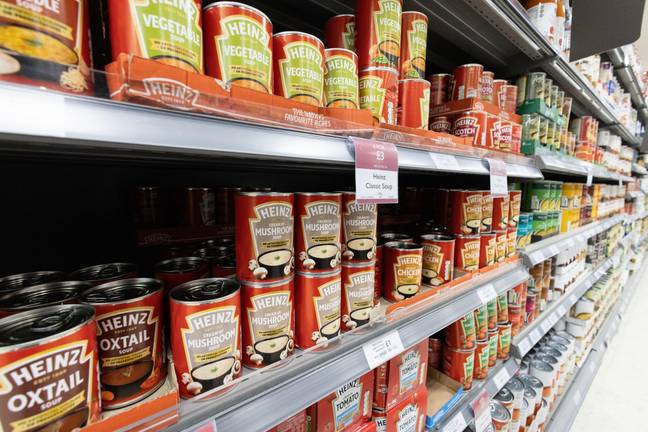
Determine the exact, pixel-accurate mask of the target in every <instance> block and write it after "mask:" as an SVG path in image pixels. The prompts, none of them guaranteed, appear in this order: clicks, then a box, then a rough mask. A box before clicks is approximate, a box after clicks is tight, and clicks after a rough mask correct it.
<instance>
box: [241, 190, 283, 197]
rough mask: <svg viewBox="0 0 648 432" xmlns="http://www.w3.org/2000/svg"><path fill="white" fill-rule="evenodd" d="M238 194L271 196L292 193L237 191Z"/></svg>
mask: <svg viewBox="0 0 648 432" xmlns="http://www.w3.org/2000/svg"><path fill="white" fill-rule="evenodd" d="M238 194H239V195H245V196H272V197H280V196H281V197H289V196H293V195H294V194H293V193H291V192H256V191H254V192H252V191H250V192H245V191H241V192H239V193H238Z"/></svg>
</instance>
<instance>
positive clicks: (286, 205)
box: [235, 192, 294, 281]
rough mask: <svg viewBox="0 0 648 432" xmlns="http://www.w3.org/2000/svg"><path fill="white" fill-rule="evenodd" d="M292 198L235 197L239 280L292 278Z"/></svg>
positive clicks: (287, 195) (256, 194)
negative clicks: (290, 276)
mask: <svg viewBox="0 0 648 432" xmlns="http://www.w3.org/2000/svg"><path fill="white" fill-rule="evenodd" d="M293 199H294V198H293V194H290V193H278V192H241V193H239V194H238V195H237V196H236V227H235V235H236V262H237V264H238V265H237V274H236V276H237V278H238V279H239V280H250V281H254V280H257V281H262V280H273V279H280V278H285V277H287V276H289V275H291V274H292V271H293V268H294V259H293V231H294V229H293V226H294V221H293Z"/></svg>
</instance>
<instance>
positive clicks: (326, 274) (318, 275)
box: [295, 268, 342, 279]
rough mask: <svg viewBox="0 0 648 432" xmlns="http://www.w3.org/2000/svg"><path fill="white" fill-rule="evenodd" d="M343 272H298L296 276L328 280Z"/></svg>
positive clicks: (339, 269)
mask: <svg viewBox="0 0 648 432" xmlns="http://www.w3.org/2000/svg"><path fill="white" fill-rule="evenodd" d="M341 272H342V268H337V269H335V270H331V271H327V272H322V273H314V272H304V271H296V272H295V274H296V275H298V276H307V277H310V278H315V279H323V278H327V277H331V276H337V275H339V274H340V273H341Z"/></svg>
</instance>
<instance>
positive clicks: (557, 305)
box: [511, 253, 620, 359]
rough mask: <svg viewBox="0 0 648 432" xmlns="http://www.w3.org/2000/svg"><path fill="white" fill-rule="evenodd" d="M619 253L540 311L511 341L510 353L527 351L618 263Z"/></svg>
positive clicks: (519, 356) (590, 271) (589, 271)
mask: <svg viewBox="0 0 648 432" xmlns="http://www.w3.org/2000/svg"><path fill="white" fill-rule="evenodd" d="M619 259H620V255H619V254H618V253H616V254H615V255H613V256H612V257H610V258H608V259H606V260H605V261H603V262H602V263H601V264H599V266H598V267H597V268H596V269H592V270H588V271H586V272H585V273H584V275H583V276H582V277H581V278H580V280H579V281H578V282H576V283H575V284H574V287H573V288H572V289H571V290H569V291H568V292H567V293H565V294H564V295H563V296H561V297H560V298H559V299H558V300H555V301H553V302H552V303H551V304H550V306H549V307H548V308H547V309H546V310H545V311H544V312H542V314H541V315H540V316H539V317H538V318H536V319H535V321H533V322H532V323H531V324H529V325H527V326H526V327H525V328H524V330H522V331H521V332H520V333H519V334H518V335H517V336H515V337H514V338H513V340H512V341H511V353H512V354H513V355H514V356H515V357H516V358H519V359H521V358H522V357H524V356H525V355H526V353H528V352H529V350H530V349H531V348H533V346H534V345H535V344H536V343H538V341H539V340H540V339H542V337H543V336H544V335H545V334H546V333H547V332H548V331H549V330H551V328H552V327H553V326H554V325H555V324H556V323H557V322H558V321H559V320H560V318H562V317H563V316H564V315H565V314H566V313H567V311H569V309H570V308H571V307H572V306H573V305H574V304H576V302H577V301H578V299H579V298H580V297H581V296H582V295H583V294H584V293H585V291H587V290H588V289H590V288H591V287H592V285H594V284H595V283H596V281H598V280H599V279H600V278H601V276H603V275H604V274H605V272H606V271H608V269H609V268H610V267H612V266H613V265H614V264H615V261H616V262H617V264H618V261H619Z"/></svg>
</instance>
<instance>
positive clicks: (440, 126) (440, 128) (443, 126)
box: [430, 116, 452, 134]
mask: <svg viewBox="0 0 648 432" xmlns="http://www.w3.org/2000/svg"><path fill="white" fill-rule="evenodd" d="M430 130H431V131H434V132H439V133H447V134H449V133H452V122H451V121H450V118H449V117H447V116H438V117H432V119H431V120H430Z"/></svg>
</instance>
